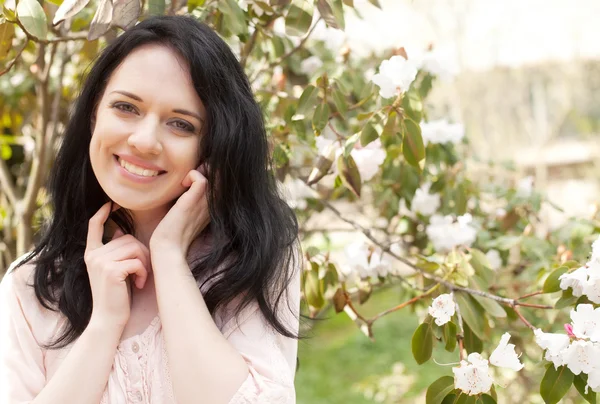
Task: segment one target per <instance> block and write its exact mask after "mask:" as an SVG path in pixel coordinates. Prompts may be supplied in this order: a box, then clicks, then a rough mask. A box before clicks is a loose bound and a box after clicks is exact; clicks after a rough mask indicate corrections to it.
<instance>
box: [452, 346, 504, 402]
mask: <svg viewBox="0 0 600 404" xmlns="http://www.w3.org/2000/svg"><path fill="white" fill-rule="evenodd" d="M452 372H453V373H454V386H455V387H456V388H457V389H460V390H462V391H463V392H465V393H467V394H468V395H470V396H474V395H477V394H481V393H487V392H488V391H490V389H491V388H492V384H493V383H494V381H493V380H492V377H491V376H490V371H489V366H488V361H487V360H485V359H483V358H482V357H481V355H480V354H478V353H477V352H473V353H471V354H469V356H468V357H467V361H464V360H462V361H460V366H458V367H455V368H452Z"/></svg>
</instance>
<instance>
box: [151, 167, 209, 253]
mask: <svg viewBox="0 0 600 404" xmlns="http://www.w3.org/2000/svg"><path fill="white" fill-rule="evenodd" d="M203 168H204V167H201V168H200V170H202V169H203ZM181 185H183V186H184V187H189V189H188V190H187V191H185V192H184V193H183V194H182V195H181V196H180V197H179V199H177V202H175V205H173V207H171V209H170V210H169V211H168V212H167V214H166V215H165V217H164V218H163V219H162V220H161V221H160V223H159V224H158V226H156V229H155V230H154V233H152V237H151V238H150V242H149V246H150V253H151V254H152V253H153V252H158V250H159V249H160V250H163V251H164V250H167V251H170V252H173V250H175V251H176V252H179V253H182V254H183V256H184V257H185V256H187V253H188V249H189V247H190V244H192V242H193V241H194V240H195V239H196V238H197V237H198V235H199V234H200V232H202V230H203V229H204V228H205V227H206V226H207V225H208V223H209V222H210V215H209V212H208V200H207V197H206V191H207V187H208V181H207V180H206V177H205V176H204V175H202V174H201V172H200V171H199V170H191V171H190V172H189V173H188V174H187V175H186V177H185V178H184V179H183V181H182V182H181Z"/></svg>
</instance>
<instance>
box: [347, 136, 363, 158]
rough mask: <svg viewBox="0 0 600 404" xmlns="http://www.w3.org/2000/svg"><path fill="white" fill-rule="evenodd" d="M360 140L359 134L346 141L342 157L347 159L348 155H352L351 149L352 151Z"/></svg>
mask: <svg viewBox="0 0 600 404" xmlns="http://www.w3.org/2000/svg"><path fill="white" fill-rule="evenodd" d="M359 138H360V133H355V134H354V135H352V136H350V137H349V138H348V139H346V144H345V145H344V157H348V156H349V155H350V153H352V149H354V145H355V144H356V142H358V139H359Z"/></svg>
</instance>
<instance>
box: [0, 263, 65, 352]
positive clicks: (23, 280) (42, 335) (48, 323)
mask: <svg viewBox="0 0 600 404" xmlns="http://www.w3.org/2000/svg"><path fill="white" fill-rule="evenodd" d="M28 254H30V253H27V254H24V255H22V256H21V257H19V258H17V259H16V260H15V261H14V262H13V263H12V264H11V265H10V266H9V267H8V269H7V271H6V274H5V275H4V277H3V278H2V280H1V281H0V317H1V318H2V321H10V322H12V321H14V320H15V319H14V317H15V316H19V317H22V318H24V319H25V320H26V322H27V324H28V326H29V328H30V329H31V331H32V332H33V333H34V336H35V338H36V340H38V341H44V340H48V339H49V338H53V337H54V335H55V333H56V330H57V329H59V328H60V327H61V326H62V321H63V320H64V319H63V317H62V316H61V315H60V312H53V311H51V310H48V309H47V308H45V307H44V306H43V305H42V304H41V303H40V302H39V300H38V299H37V296H36V294H35V289H34V286H33V285H34V275H35V263H34V262H33V261H34V260H32V261H30V262H27V263H25V264H23V265H21V266H19V267H18V268H17V265H18V264H19V263H20V262H21V261H23V260H24V259H25V258H26V257H27V255H28Z"/></svg>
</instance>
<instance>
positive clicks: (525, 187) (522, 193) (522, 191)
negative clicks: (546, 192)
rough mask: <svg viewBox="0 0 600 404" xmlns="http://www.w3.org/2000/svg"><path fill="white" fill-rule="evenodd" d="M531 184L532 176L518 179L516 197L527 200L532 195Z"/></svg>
mask: <svg viewBox="0 0 600 404" xmlns="http://www.w3.org/2000/svg"><path fill="white" fill-rule="evenodd" d="M533 182H534V178H533V177H532V176H529V177H525V178H522V179H520V180H519V182H518V183H517V196H519V197H521V198H529V197H530V196H531V194H532V193H533Z"/></svg>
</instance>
